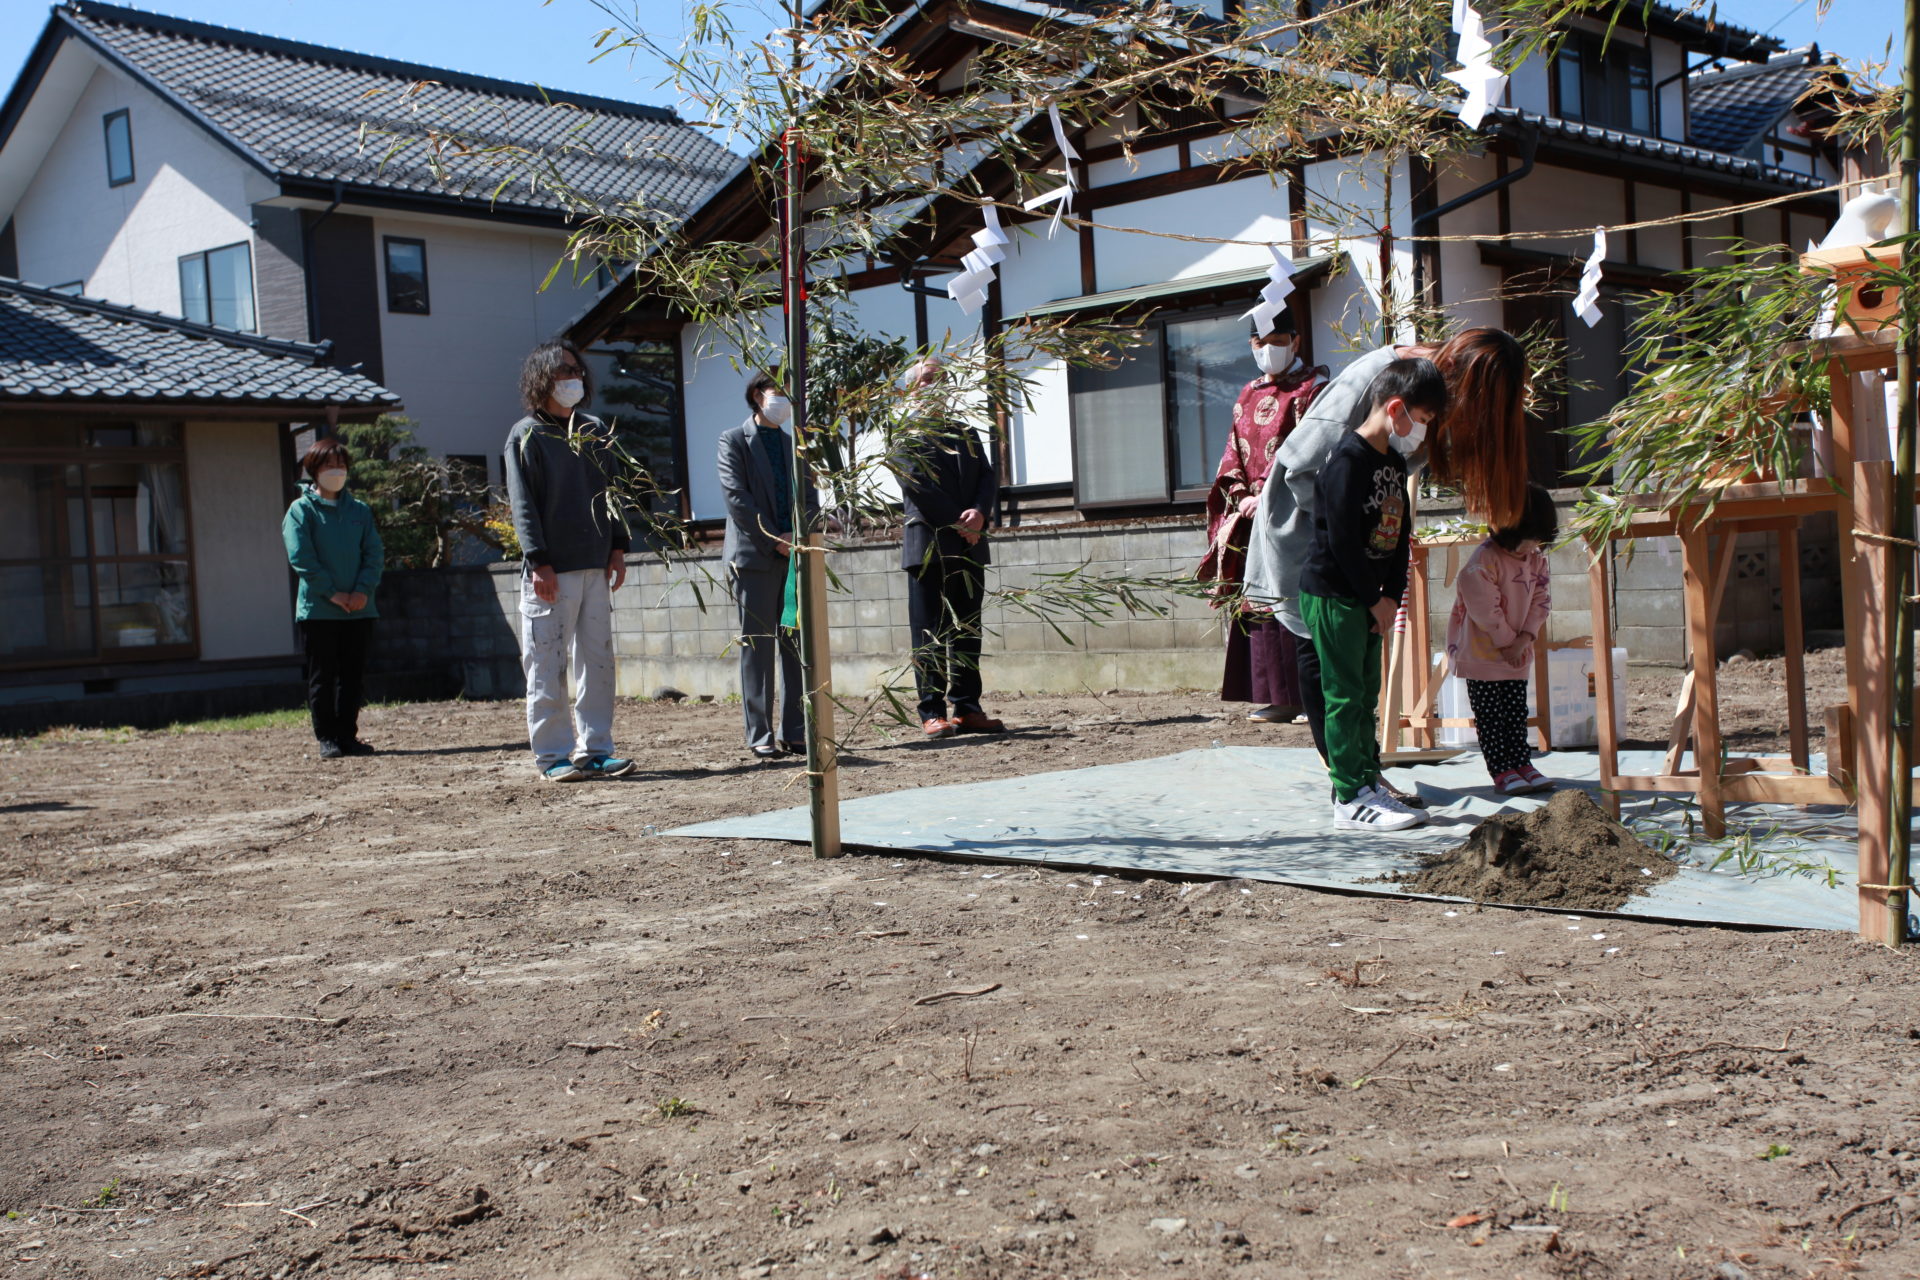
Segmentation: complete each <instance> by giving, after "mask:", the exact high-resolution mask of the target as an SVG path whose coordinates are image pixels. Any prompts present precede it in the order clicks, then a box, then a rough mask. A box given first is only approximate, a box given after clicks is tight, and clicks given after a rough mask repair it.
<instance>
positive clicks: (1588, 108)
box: [1553, 31, 1653, 134]
mask: <svg viewBox="0 0 1920 1280" xmlns="http://www.w3.org/2000/svg"><path fill="white" fill-rule="evenodd" d="M1553 92H1554V103H1555V105H1554V111H1555V113H1556V114H1557V115H1559V117H1560V118H1561V119H1563V120H1581V121H1584V122H1586V123H1587V124H1595V125H1599V126H1601V127H1602V128H1607V129H1619V130H1622V131H1624V132H1627V133H1640V134H1651V133H1652V132H1653V59H1652V55H1651V54H1650V53H1648V52H1647V50H1645V49H1643V48H1638V47H1636V46H1634V45H1630V44H1628V43H1626V42H1625V41H1624V40H1622V39H1620V38H1619V37H1617V36H1616V37H1615V38H1613V39H1612V40H1608V39H1605V38H1603V37H1601V36H1597V35H1592V34H1590V33H1588V32H1584V31H1576V32H1572V33H1571V34H1569V35H1568V36H1567V39H1566V42H1565V43H1564V44H1562V45H1561V46H1560V49H1559V52H1558V53H1556V54H1555V55H1554V60H1553Z"/></svg>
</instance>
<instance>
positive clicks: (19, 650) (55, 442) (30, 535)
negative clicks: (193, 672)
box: [0, 421, 195, 667]
mask: <svg viewBox="0 0 1920 1280" xmlns="http://www.w3.org/2000/svg"><path fill="white" fill-rule="evenodd" d="M191 565H192V547H191V543H190V538H189V532H188V521H187V494H186V458H185V454H184V452H183V451H182V449H181V444H180V428H179V427H178V426H177V425H175V424H172V423H145V422H139V423H120V424H113V425H98V426H78V425H74V424H71V423H65V422H57V421H55V422H29V423H9V424H7V425H6V426H5V427H0V667H27V666H46V665H54V664H63V663H75V662H89V661H100V660H103V659H110V660H125V659H129V658H178V657H191V656H192V655H193V653H194V648H195V646H194V616H193V591H192V574H191V569H190V567H191Z"/></svg>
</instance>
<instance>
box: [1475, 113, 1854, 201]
mask: <svg viewBox="0 0 1920 1280" xmlns="http://www.w3.org/2000/svg"><path fill="white" fill-rule="evenodd" d="M1487 119H1488V121H1489V122H1490V124H1491V127H1493V128H1494V129H1496V130H1497V131H1498V132H1500V133H1501V134H1504V135H1506V136H1509V137H1516V136H1519V135H1522V134H1524V133H1525V132H1527V131H1528V130H1529V129H1537V130H1539V132H1540V138H1541V146H1542V148H1543V150H1542V158H1548V157H1549V156H1559V157H1571V158H1576V159H1583V158H1607V159H1612V158H1624V159H1626V160H1629V161H1631V162H1632V163H1633V164H1634V165H1635V166H1637V167H1644V168H1645V169H1646V170H1648V171H1649V172H1650V173H1651V172H1655V171H1657V172H1662V173H1666V174H1669V175H1671V176H1674V177H1676V178H1681V179H1686V180H1689V181H1690V182H1692V181H1697V180H1698V179H1700V178H1701V177H1702V176H1705V177H1707V178H1709V179H1714V180H1717V185H1719V186H1721V187H1723V188H1727V189H1730V190H1739V191H1756V190H1757V191H1762V192H1765V193H1766V194H1768V195H1785V194H1787V193H1789V192H1793V191H1804V192H1806V193H1808V194H1809V195H1813V194H1815V193H1818V192H1821V191H1824V190H1825V189H1826V185H1827V184H1826V183H1824V182H1822V181H1821V180H1820V179H1819V178H1816V177H1813V176H1812V175H1810V174H1805V173H1794V172H1792V171H1790V170H1786V169H1779V168H1775V167H1774V166H1773V165H1769V164H1762V163H1761V162H1760V161H1758V160H1751V159H1747V158H1744V157H1741V156H1733V155H1728V154H1727V153H1726V152H1724V151H1712V150H1709V149H1707V148H1705V147H1695V146H1689V145H1687V144H1686V143H1683V142H1672V141H1669V140H1668V139H1666V138H1649V137H1644V136H1642V135H1640V134H1637V133H1627V132H1624V131H1623V130H1619V129H1606V128H1602V127H1601V126H1599V125H1592V124H1585V123H1583V122H1581V121H1578V120H1562V119H1559V118H1557V117H1554V116H1543V115H1538V114H1536V113H1534V112H1531V111H1522V110H1518V109H1516V108H1513V107H1495V108H1493V109H1492V110H1491V111H1489V112H1488V113H1487Z"/></svg>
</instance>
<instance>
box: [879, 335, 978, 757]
mask: <svg viewBox="0 0 1920 1280" xmlns="http://www.w3.org/2000/svg"><path fill="white" fill-rule="evenodd" d="M942 372H943V371H942V368H941V365H940V361H939V359H938V358H936V357H929V358H928V359H926V360H922V361H920V362H919V363H917V364H915V365H914V366H913V368H912V369H911V370H909V371H908V376H907V381H908V384H909V386H910V388H911V390H912V394H913V395H914V396H915V397H916V399H917V402H918V403H919V404H921V405H923V406H926V408H925V410H924V412H926V413H929V414H933V415H935V417H934V418H933V419H932V420H931V421H929V422H926V423H924V424H921V429H920V430H917V431H915V432H913V433H912V435H911V437H910V438H907V439H904V440H902V441H901V442H900V443H899V444H898V445H896V447H895V449H894V451H893V452H892V454H891V455H890V456H889V458H888V465H889V466H890V467H891V468H892V470H893V472H894V474H895V475H896V476H898V477H899V480H900V496H901V500H902V503H903V504H904V506H905V508H906V528H905V529H904V530H903V532H902V536H901V540H900V567H901V568H903V569H905V570H906V571H907V616H908V618H909V620H910V622H911V624H912V628H913V668H914V683H915V685H916V686H917V688H918V692H919V698H920V730H921V732H922V733H924V734H925V735H926V736H927V737H928V738H950V737H952V736H953V735H954V734H956V733H999V732H1001V731H1002V730H1004V729H1005V728H1006V726H1005V725H1004V724H1002V723H1001V722H1000V721H998V720H995V719H993V718H992V717H991V716H989V715H987V714H986V712H984V711H982V710H981V709H980V608H981V603H982V600H983V597H984V596H985V592H986V566H987V562H988V559H989V555H988V552H987V540H986V535H985V533H984V530H985V528H986V524H987V518H988V516H989V515H990V514H991V512H992V511H993V504H994V500H995V498H996V497H997V496H998V495H999V492H1000V480H999V477H998V475H997V474H996V473H995V471H994V466H993V462H992V461H991V459H989V458H988V456H987V452H986V450H985V449H984V448H982V447H981V444H980V438H979V437H978V436H977V435H975V434H974V432H973V430H972V429H971V428H970V427H968V426H967V425H966V424H965V423H963V422H960V421H957V420H955V419H954V418H952V417H951V416H950V415H949V414H947V413H946V412H945V411H944V410H943V409H941V408H940V407H939V405H938V396H937V393H936V392H935V391H934V390H933V388H934V385H935V384H936V383H937V382H939V380H940V378H941V376H942ZM949 704H951V705H952V714H951V715H949V714H948V705H949Z"/></svg>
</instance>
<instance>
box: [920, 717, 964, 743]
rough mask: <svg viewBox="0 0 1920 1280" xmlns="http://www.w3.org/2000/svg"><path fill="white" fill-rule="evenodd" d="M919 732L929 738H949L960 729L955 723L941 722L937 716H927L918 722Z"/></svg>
mask: <svg viewBox="0 0 1920 1280" xmlns="http://www.w3.org/2000/svg"><path fill="white" fill-rule="evenodd" d="M920 732H922V733H924V734H926V735H927V737H929V738H951V737H952V736H953V735H954V734H956V733H958V732H960V729H959V726H958V723H957V722H956V721H953V720H943V719H941V718H940V717H939V716H928V717H927V718H926V719H925V720H922V721H921V722H920Z"/></svg>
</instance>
